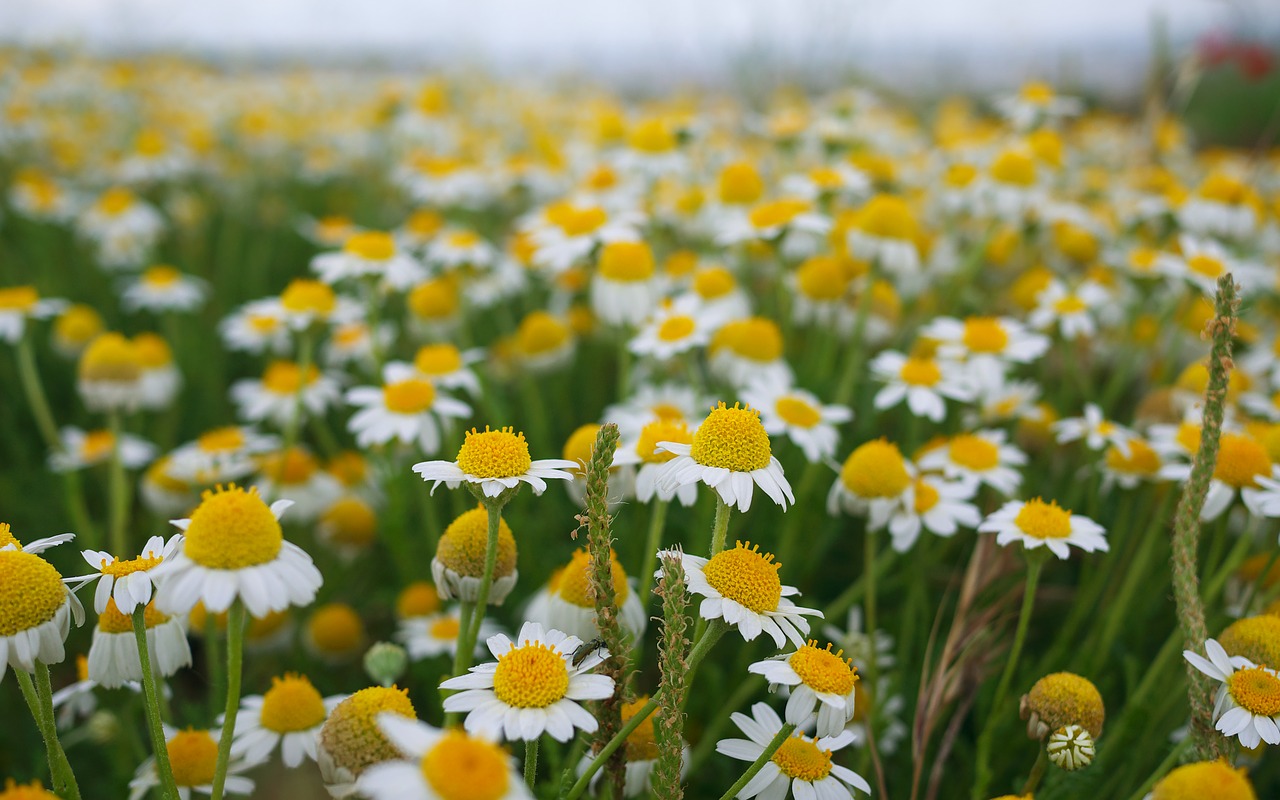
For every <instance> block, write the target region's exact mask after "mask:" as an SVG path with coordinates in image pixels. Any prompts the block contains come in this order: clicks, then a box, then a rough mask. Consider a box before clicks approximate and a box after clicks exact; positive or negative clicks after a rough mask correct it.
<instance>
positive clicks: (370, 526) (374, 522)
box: [320, 497, 378, 547]
mask: <svg viewBox="0 0 1280 800" xmlns="http://www.w3.org/2000/svg"><path fill="white" fill-rule="evenodd" d="M320 521H321V523H322V524H324V525H325V526H326V527H327V528H328V530H329V535H330V536H331V537H332V538H333V541H335V542H337V543H338V544H344V545H351V546H354V547H363V546H365V545H367V544H369V543H371V542H372V541H373V539H374V537H375V536H376V535H377V532H378V515H377V514H376V513H375V512H374V510H373V508H372V507H370V505H369V504H368V503H366V502H365V501H363V500H361V499H360V498H359V497H342V498H339V499H338V500H335V501H334V503H333V505H331V506H329V508H327V509H326V510H325V512H324V513H323V514H321V515H320Z"/></svg>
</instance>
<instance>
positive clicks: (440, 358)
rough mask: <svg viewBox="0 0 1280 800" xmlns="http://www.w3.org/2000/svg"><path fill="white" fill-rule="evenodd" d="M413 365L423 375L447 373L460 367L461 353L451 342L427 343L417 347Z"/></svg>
mask: <svg viewBox="0 0 1280 800" xmlns="http://www.w3.org/2000/svg"><path fill="white" fill-rule="evenodd" d="M413 366H414V368H415V369H417V370H418V372H421V373H422V374H423V375H449V374H451V373H454V372H457V371H458V370H460V369H462V353H460V352H458V348H457V347H455V346H453V345H451V344H428V345H423V346H422V347H420V348H418V353H417V355H415V356H414V357H413Z"/></svg>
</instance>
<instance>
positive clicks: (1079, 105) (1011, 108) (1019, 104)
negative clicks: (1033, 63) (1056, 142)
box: [995, 81, 1084, 128]
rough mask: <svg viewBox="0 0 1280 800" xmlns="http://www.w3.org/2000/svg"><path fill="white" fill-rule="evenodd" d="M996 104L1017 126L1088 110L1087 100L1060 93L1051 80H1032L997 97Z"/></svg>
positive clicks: (1061, 117)
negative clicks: (1047, 81)
mask: <svg viewBox="0 0 1280 800" xmlns="http://www.w3.org/2000/svg"><path fill="white" fill-rule="evenodd" d="M995 107H996V110H997V111H999V112H1000V113H1001V114H1002V115H1003V116H1004V117H1005V119H1007V120H1009V122H1011V123H1013V125H1014V127H1017V128H1031V127H1034V126H1036V125H1037V124H1043V123H1046V122H1053V121H1055V120H1058V119H1063V118H1066V117H1073V116H1075V115H1076V114H1079V113H1080V112H1081V111H1083V110H1084V103H1083V102H1082V101H1081V100H1080V99H1079V98H1076V97H1064V96H1063V95H1060V94H1058V93H1056V92H1055V91H1054V90H1053V87H1052V86H1050V85H1049V84H1047V83H1044V82H1042V81H1030V82H1028V83H1025V84H1023V85H1022V88H1021V89H1019V90H1018V92H1017V93H1016V94H1004V95H1001V96H999V97H997V98H996V99H995Z"/></svg>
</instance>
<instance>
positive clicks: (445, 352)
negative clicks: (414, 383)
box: [387, 342, 484, 397]
mask: <svg viewBox="0 0 1280 800" xmlns="http://www.w3.org/2000/svg"><path fill="white" fill-rule="evenodd" d="M483 360H484V348H481V347H473V348H471V349H469V350H459V349H458V347H457V346H456V345H453V344H449V343H448V342H437V343H432V344H425V345H423V346H422V347H419V348H418V352H417V353H416V354H414V357H413V364H412V365H411V368H412V369H413V370H414V371H416V373H417V375H418V377H420V378H425V379H426V380H429V381H431V383H433V384H435V385H436V386H439V387H440V388H442V389H460V390H462V391H464V392H466V393H467V394H469V395H471V396H472V397H478V396H479V395H480V379H479V378H478V377H477V376H476V373H475V370H473V369H472V368H471V365H472V364H476V363H478V362H480V361H483ZM401 363H403V362H399V361H392V362H390V363H389V364H387V367H388V368H390V367H391V365H392V364H401ZM398 368H399V367H397V369H398Z"/></svg>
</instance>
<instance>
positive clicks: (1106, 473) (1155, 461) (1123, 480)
mask: <svg viewBox="0 0 1280 800" xmlns="http://www.w3.org/2000/svg"><path fill="white" fill-rule="evenodd" d="M1126 445H1127V448H1128V452H1127V453H1124V452H1121V451H1120V449H1119V448H1118V447H1114V446H1113V447H1108V448H1107V452H1106V455H1104V456H1103V457H1102V462H1101V463H1100V464H1099V465H1098V466H1099V469H1101V470H1102V488H1103V489H1104V490H1105V489H1109V488H1110V487H1111V486H1112V485H1115V484H1119V485H1120V488H1122V489H1133V488H1136V487H1137V486H1138V484H1140V483H1143V482H1152V481H1158V480H1163V478H1161V476H1160V472H1161V470H1162V469H1164V459H1162V458H1161V457H1160V454H1159V453H1158V452H1157V451H1156V449H1155V448H1154V447H1152V446H1151V445H1150V444H1148V443H1147V441H1146V440H1145V439H1143V438H1141V437H1136V438H1133V439H1130V440H1129V441H1128V442H1127V443H1126Z"/></svg>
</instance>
